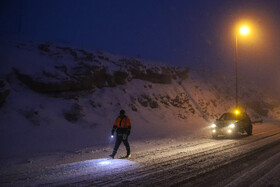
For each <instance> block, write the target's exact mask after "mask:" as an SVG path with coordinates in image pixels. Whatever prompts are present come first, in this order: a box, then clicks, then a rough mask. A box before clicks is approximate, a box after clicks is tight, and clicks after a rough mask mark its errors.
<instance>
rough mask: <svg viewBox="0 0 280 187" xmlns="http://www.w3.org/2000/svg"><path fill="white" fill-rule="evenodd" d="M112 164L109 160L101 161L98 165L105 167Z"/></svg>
mask: <svg viewBox="0 0 280 187" xmlns="http://www.w3.org/2000/svg"><path fill="white" fill-rule="evenodd" d="M110 163H111V162H110V161H109V160H104V161H100V162H99V163H98V164H99V165H102V166H104V165H108V164H110Z"/></svg>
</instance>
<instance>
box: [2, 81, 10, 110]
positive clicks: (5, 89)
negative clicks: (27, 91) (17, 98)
mask: <svg viewBox="0 0 280 187" xmlns="http://www.w3.org/2000/svg"><path fill="white" fill-rule="evenodd" d="M9 94H10V89H9V88H8V87H7V82H6V81H4V80H0V107H1V106H2V105H3V104H4V103H5V101H6V98H7V97H8V95H9Z"/></svg>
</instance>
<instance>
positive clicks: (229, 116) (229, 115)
mask: <svg viewBox="0 0 280 187" xmlns="http://www.w3.org/2000/svg"><path fill="white" fill-rule="evenodd" d="M237 119H238V117H237V116H236V115H235V114H234V113H224V114H223V115H222V116H221V117H220V119H219V120H237Z"/></svg>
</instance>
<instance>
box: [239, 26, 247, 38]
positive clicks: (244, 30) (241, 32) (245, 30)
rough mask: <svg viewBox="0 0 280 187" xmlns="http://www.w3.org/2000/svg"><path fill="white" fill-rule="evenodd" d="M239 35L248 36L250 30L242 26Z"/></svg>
mask: <svg viewBox="0 0 280 187" xmlns="http://www.w3.org/2000/svg"><path fill="white" fill-rule="evenodd" d="M239 33H240V34H241V35H243V36H246V35H248V34H249V33H250V29H249V27H248V26H246V25H243V26H242V27H240V29H239Z"/></svg>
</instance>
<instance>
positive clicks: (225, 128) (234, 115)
mask: <svg viewBox="0 0 280 187" xmlns="http://www.w3.org/2000/svg"><path fill="white" fill-rule="evenodd" d="M252 124H253V123H252V121H251V119H250V117H249V115H248V114H247V113H246V112H239V111H236V112H227V113H224V114H223V115H221V117H220V118H219V119H216V121H215V122H214V123H213V124H212V125H211V131H212V137H213V138H217V137H218V136H219V135H225V136H228V137H235V136H236V135H237V134H239V133H244V132H246V133H247V134H248V136H251V135H252V131H253V125H252Z"/></svg>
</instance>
